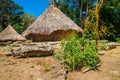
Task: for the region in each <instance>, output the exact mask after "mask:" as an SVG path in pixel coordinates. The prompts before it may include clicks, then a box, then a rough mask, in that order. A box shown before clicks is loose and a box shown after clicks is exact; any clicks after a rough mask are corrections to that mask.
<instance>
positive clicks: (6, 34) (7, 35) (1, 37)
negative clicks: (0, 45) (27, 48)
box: [0, 25, 26, 41]
mask: <svg viewBox="0 0 120 80" xmlns="http://www.w3.org/2000/svg"><path fill="white" fill-rule="evenodd" d="M24 40H26V39H25V38H24V37H23V36H21V35H20V34H18V33H17V32H16V31H15V29H14V28H13V27H12V26H11V25H8V27H7V28H5V29H4V30H3V31H2V32H1V33H0V41H24Z"/></svg>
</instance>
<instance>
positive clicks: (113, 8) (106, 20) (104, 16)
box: [100, 0, 120, 41]
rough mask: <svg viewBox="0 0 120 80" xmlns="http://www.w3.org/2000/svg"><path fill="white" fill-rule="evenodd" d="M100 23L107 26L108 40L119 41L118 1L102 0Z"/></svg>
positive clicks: (119, 16)
mask: <svg viewBox="0 0 120 80" xmlns="http://www.w3.org/2000/svg"><path fill="white" fill-rule="evenodd" d="M100 19H101V23H103V24H104V25H106V26H107V29H108V30H107V33H108V36H106V37H105V38H106V39H108V40H112V41H116V40H117V39H119V40H120V1H119V0H112V1H111V0H110V1H109V0H104V4H103V6H102V9H101V11H100Z"/></svg>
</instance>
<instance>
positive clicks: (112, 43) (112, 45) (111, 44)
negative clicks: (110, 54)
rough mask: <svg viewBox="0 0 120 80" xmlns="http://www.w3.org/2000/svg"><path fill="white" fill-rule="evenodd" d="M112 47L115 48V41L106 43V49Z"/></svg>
mask: <svg viewBox="0 0 120 80" xmlns="http://www.w3.org/2000/svg"><path fill="white" fill-rule="evenodd" d="M114 48H116V43H114V42H111V43H107V50H110V49H114Z"/></svg>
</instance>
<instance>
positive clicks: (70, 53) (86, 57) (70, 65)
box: [61, 34, 99, 71]
mask: <svg viewBox="0 0 120 80" xmlns="http://www.w3.org/2000/svg"><path fill="white" fill-rule="evenodd" d="M61 45H62V48H64V59H65V64H66V68H67V69H69V70H70V71H73V70H80V69H81V68H82V67H84V66H87V67H90V68H92V69H96V65H97V64H98V63H99V57H98V56H97V50H96V46H95V42H94V41H93V42H92V41H89V40H83V39H82V38H80V37H79V35H78V34H73V35H72V36H71V37H70V38H68V39H65V40H62V41H61ZM83 49H84V50H83Z"/></svg>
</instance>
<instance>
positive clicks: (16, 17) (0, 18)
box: [0, 0, 35, 33]
mask: <svg viewBox="0 0 120 80" xmlns="http://www.w3.org/2000/svg"><path fill="white" fill-rule="evenodd" d="M34 19H35V18H34V16H32V15H29V14H25V13H24V11H23V8H22V7H21V6H20V5H18V4H16V3H15V2H14V1H13V0H0V26H1V27H2V28H3V29H4V28H6V27H7V26H8V25H9V24H11V25H12V26H13V27H14V28H15V29H16V30H17V32H19V33H22V32H23V30H24V29H25V28H26V27H28V26H29V25H30V24H31V23H32V22H33V21H34Z"/></svg>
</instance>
